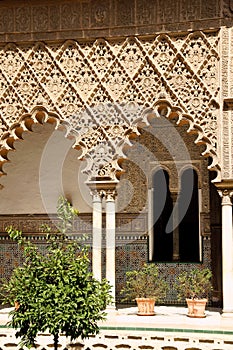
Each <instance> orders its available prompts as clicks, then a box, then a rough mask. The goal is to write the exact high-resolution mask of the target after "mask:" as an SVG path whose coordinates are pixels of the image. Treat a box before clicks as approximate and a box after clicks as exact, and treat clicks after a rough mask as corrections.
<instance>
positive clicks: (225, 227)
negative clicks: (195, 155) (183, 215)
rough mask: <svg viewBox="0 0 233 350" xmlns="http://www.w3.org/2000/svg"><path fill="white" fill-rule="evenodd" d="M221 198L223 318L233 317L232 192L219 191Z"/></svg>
mask: <svg viewBox="0 0 233 350" xmlns="http://www.w3.org/2000/svg"><path fill="white" fill-rule="evenodd" d="M218 192H219V194H220V196H221V197H222V285H223V316H225V317H227V316H231V317H233V229H232V202H231V197H232V195H233V191H230V190H219V191H218Z"/></svg>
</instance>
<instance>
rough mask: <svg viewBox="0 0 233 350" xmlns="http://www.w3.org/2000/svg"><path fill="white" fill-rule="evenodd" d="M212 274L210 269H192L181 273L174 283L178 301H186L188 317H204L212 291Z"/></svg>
mask: <svg viewBox="0 0 233 350" xmlns="http://www.w3.org/2000/svg"><path fill="white" fill-rule="evenodd" d="M211 278H212V273H211V271H210V269H208V268H205V269H198V268H196V269H193V270H192V271H183V272H182V273H181V274H180V275H179V276H178V277H177V282H176V289H177V296H178V299H179V300H182V299H184V298H185V299H186V302H187V305H188V314H187V316H189V317H205V316H206V315H205V307H206V304H207V301H208V295H209V293H210V292H211V290H212V284H211Z"/></svg>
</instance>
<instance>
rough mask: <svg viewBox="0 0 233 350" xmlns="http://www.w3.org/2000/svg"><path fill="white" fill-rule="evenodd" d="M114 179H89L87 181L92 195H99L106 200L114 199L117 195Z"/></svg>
mask: <svg viewBox="0 0 233 350" xmlns="http://www.w3.org/2000/svg"><path fill="white" fill-rule="evenodd" d="M117 184H118V182H116V181H93V182H92V181H90V182H87V185H88V186H89V188H90V190H91V194H92V196H93V197H94V196H99V197H100V198H105V200H106V201H114V200H115V198H116V195H117V190H116V186H117Z"/></svg>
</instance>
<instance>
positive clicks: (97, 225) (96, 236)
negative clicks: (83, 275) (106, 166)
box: [91, 190, 102, 281]
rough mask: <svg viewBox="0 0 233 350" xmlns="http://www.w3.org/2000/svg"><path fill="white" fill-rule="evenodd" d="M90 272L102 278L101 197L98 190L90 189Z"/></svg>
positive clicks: (97, 277) (99, 278)
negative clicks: (91, 206) (91, 207)
mask: <svg viewBox="0 0 233 350" xmlns="http://www.w3.org/2000/svg"><path fill="white" fill-rule="evenodd" d="M91 194H92V204H93V213H92V218H93V219H92V220H93V224H92V272H93V276H94V277H95V278H96V279H98V280H99V281H101V279H102V273H101V271H102V259H101V254H102V249H101V248H102V198H101V193H100V191H98V190H92V191H91Z"/></svg>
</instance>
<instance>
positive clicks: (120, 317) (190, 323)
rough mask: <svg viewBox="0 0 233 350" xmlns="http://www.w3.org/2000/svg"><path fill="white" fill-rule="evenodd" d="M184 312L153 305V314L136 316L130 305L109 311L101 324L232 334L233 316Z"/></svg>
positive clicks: (180, 308)
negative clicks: (193, 315) (189, 315)
mask: <svg viewBox="0 0 233 350" xmlns="http://www.w3.org/2000/svg"><path fill="white" fill-rule="evenodd" d="M186 314H187V308H185V307H174V306H155V315H154V316H138V315H137V308H136V307H131V308H126V309H119V310H117V311H110V312H109V314H108V317H107V320H106V321H105V322H103V323H102V324H101V326H104V327H117V328H118V327H126V328H128V327H136V328H138V327H140V328H160V329H161V328H166V329H168V328H169V329H174V328H175V329H179V328H180V329H184V330H188V329H193V330H200V331H204V330H211V331H232V334H233V317H232V318H231V317H223V316H222V315H221V313H220V311H211V309H210V310H206V317H205V318H190V317H188V316H187V315H186Z"/></svg>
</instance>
